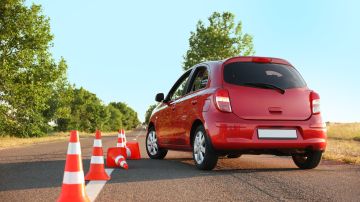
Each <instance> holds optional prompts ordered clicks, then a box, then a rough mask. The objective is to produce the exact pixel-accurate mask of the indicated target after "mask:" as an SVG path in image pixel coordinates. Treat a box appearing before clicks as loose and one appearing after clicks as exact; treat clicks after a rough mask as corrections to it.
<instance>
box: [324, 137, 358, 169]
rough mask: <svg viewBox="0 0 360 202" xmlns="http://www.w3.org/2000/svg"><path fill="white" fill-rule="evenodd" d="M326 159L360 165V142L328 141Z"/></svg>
mask: <svg viewBox="0 0 360 202" xmlns="http://www.w3.org/2000/svg"><path fill="white" fill-rule="evenodd" d="M327 143H328V145H327V148H326V151H325V153H324V155H323V157H324V159H327V160H336V161H341V162H344V163H352V164H358V165H360V142H359V141H354V140H338V139H337V140H333V139H328V142H327Z"/></svg>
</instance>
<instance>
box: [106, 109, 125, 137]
mask: <svg viewBox="0 0 360 202" xmlns="http://www.w3.org/2000/svg"><path fill="white" fill-rule="evenodd" d="M106 108H107V109H108V111H109V112H110V118H109V120H108V121H107V122H106V123H105V127H104V129H103V130H104V131H117V130H119V129H121V128H122V127H123V123H122V120H123V114H122V113H121V112H120V110H119V109H117V108H116V107H114V106H113V105H108V106H106Z"/></svg>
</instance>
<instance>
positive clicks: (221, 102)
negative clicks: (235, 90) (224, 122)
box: [215, 89, 232, 112]
mask: <svg viewBox="0 0 360 202" xmlns="http://www.w3.org/2000/svg"><path fill="white" fill-rule="evenodd" d="M215 104H216V108H217V109H218V110H220V111H222V112H232V110H231V103H230V96H229V92H228V91H227V90H226V89H218V90H217V91H216V93H215Z"/></svg>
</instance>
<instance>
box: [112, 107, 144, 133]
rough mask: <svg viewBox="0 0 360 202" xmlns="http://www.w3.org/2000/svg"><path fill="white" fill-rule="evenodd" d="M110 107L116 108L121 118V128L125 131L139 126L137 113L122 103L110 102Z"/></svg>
mask: <svg viewBox="0 0 360 202" xmlns="http://www.w3.org/2000/svg"><path fill="white" fill-rule="evenodd" d="M110 105H112V106H114V107H115V108H117V109H118V110H119V111H120V112H121V114H122V115H123V116H122V123H123V127H124V128H125V129H126V130H129V129H133V128H135V127H137V126H138V125H139V124H140V121H139V119H138V116H137V113H136V112H135V111H134V110H133V109H132V108H131V107H129V106H128V105H127V104H125V103H123V102H111V103H110Z"/></svg>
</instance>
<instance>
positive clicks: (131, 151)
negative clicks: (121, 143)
mask: <svg viewBox="0 0 360 202" xmlns="http://www.w3.org/2000/svg"><path fill="white" fill-rule="evenodd" d="M126 155H127V158H126V159H133V160H136V159H140V158H141V156H140V148H139V143H138V142H128V143H127V144H126Z"/></svg>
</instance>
